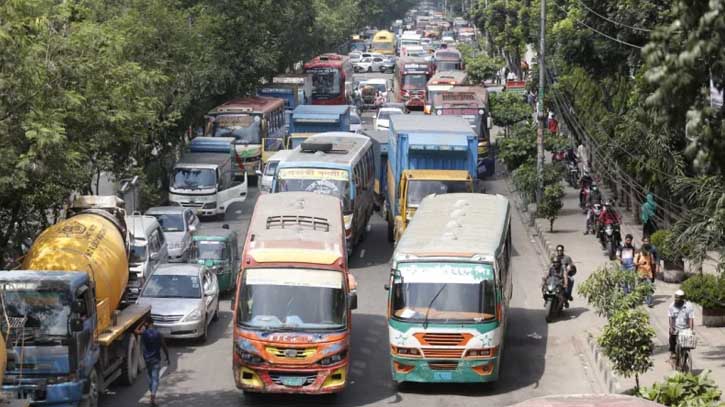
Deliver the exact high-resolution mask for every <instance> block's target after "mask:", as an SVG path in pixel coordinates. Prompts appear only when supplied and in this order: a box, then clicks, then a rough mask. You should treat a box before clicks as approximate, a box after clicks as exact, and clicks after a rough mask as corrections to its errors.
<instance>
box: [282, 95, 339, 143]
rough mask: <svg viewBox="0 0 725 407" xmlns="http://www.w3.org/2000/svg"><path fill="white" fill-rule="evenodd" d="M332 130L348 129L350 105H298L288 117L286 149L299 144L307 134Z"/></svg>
mask: <svg viewBox="0 0 725 407" xmlns="http://www.w3.org/2000/svg"><path fill="white" fill-rule="evenodd" d="M332 131H344V132H349V131H350V106H347V105H345V106H335V105H333V106H330V105H302V106H298V107H297V108H296V109H295V110H294V111H293V112H292V117H291V118H290V124H289V133H290V134H289V137H288V139H287V149H290V150H291V149H293V148H295V147H297V146H299V145H300V144H302V143H303V142H304V141H305V140H306V139H307V137H309V136H312V135H314V134H317V133H326V132H332Z"/></svg>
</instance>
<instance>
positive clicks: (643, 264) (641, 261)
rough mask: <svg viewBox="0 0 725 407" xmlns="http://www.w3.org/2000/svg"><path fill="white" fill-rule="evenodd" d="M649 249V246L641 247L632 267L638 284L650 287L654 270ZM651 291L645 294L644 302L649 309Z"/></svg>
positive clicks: (651, 298)
mask: <svg viewBox="0 0 725 407" xmlns="http://www.w3.org/2000/svg"><path fill="white" fill-rule="evenodd" d="M650 249H651V247H650V246H649V245H643V246H642V249H641V250H640V251H639V252H638V253H637V255H636V256H634V267H635V270H636V271H637V277H638V283H639V284H645V285H648V286H652V282H653V281H654V269H655V265H654V264H655V261H654V256H653V255H652V252H650ZM652 291H654V287H652ZM652 291H651V292H650V293H649V294H647V297H645V300H644V302H645V304H647V306H648V307H650V308H652V306H653V305H654V302H653V296H652V294H653V293H652Z"/></svg>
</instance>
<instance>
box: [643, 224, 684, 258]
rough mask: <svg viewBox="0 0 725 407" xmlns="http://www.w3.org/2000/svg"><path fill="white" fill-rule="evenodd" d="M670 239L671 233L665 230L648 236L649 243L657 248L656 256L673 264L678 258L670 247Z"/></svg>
mask: <svg viewBox="0 0 725 407" xmlns="http://www.w3.org/2000/svg"><path fill="white" fill-rule="evenodd" d="M672 238H673V235H672V232H670V231H669V230H667V229H660V230H658V231H656V232H654V233H653V234H652V236H650V242H651V243H652V244H653V245H654V246H655V247H656V248H657V254H658V255H659V256H660V257H661V258H662V259H664V260H666V261H668V262H675V261H677V260H678V257H679V256H678V255H677V252H676V251H675V250H674V247H673V246H672Z"/></svg>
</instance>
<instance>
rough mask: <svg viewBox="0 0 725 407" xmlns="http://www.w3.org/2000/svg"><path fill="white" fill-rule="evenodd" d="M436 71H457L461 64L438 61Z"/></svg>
mask: <svg viewBox="0 0 725 407" xmlns="http://www.w3.org/2000/svg"><path fill="white" fill-rule="evenodd" d="M436 69H437V70H438V71H459V70H460V69H461V63H460V62H458V61H438V62H436Z"/></svg>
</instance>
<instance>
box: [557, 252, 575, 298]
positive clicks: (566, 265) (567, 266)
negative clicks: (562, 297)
mask: <svg viewBox="0 0 725 407" xmlns="http://www.w3.org/2000/svg"><path fill="white" fill-rule="evenodd" d="M556 258H557V260H559V262H560V263H561V265H562V267H563V269H564V271H565V273H564V275H565V276H566V280H567V284H566V299H567V301H573V300H574V298H572V296H571V294H572V292H573V290H574V279H573V278H572V276H573V275H574V273H576V266H574V261H573V260H572V259H571V257H569V256H567V255H566V254H564V245H563V244H560V245H557V246H556Z"/></svg>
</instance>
